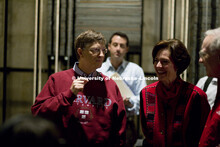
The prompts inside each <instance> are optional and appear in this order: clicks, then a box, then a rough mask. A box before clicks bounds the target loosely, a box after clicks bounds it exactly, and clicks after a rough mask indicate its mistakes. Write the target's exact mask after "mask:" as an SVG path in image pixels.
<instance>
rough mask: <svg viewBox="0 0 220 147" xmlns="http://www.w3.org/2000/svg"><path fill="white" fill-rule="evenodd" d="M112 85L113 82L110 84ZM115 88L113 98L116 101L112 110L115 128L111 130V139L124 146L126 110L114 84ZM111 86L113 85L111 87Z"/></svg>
mask: <svg viewBox="0 0 220 147" xmlns="http://www.w3.org/2000/svg"><path fill="white" fill-rule="evenodd" d="M112 85H113V84H112ZM114 85H115V86H114V89H115V92H114V93H115V94H114V95H115V99H116V101H117V105H114V106H113V107H114V108H113V111H114V115H115V116H114V126H113V128H115V129H114V130H113V131H114V133H113V134H115V135H114V136H113V139H112V140H113V141H114V142H115V146H124V145H125V141H126V121H127V117H126V110H125V106H124V102H123V98H122V96H121V94H120V91H119V89H118V87H117V85H116V84H114ZM112 88H113V87H112Z"/></svg>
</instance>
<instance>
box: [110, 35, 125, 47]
mask: <svg viewBox="0 0 220 147" xmlns="http://www.w3.org/2000/svg"><path fill="white" fill-rule="evenodd" d="M114 36H120V37H122V38H124V39H126V40H127V43H126V45H127V47H129V39H128V36H127V35H126V34H125V33H122V32H115V33H113V34H112V35H111V37H110V38H109V42H108V43H109V44H111V43H112V38H113V37H114Z"/></svg>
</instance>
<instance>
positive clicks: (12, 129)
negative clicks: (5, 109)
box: [0, 115, 65, 147]
mask: <svg viewBox="0 0 220 147" xmlns="http://www.w3.org/2000/svg"><path fill="white" fill-rule="evenodd" d="M60 137H61V134H60V132H59V130H58V129H57V127H56V126H55V124H54V123H52V122H51V121H49V120H46V119H44V118H41V117H34V116H32V115H16V116H14V117H12V118H11V119H9V120H8V121H6V122H5V123H4V124H3V125H2V126H1V130H0V142H1V145H4V146H5V147H15V146H21V147H41V146H47V147H49V146H53V147H58V146H65V141H64V140H63V139H61V138H60ZM61 141H62V142H61Z"/></svg>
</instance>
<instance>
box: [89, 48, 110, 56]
mask: <svg viewBox="0 0 220 147" xmlns="http://www.w3.org/2000/svg"><path fill="white" fill-rule="evenodd" d="M89 51H91V52H92V53H93V54H94V55H98V54H100V52H101V51H102V53H103V54H106V53H107V52H108V49H106V48H103V49H100V48H90V49H89Z"/></svg>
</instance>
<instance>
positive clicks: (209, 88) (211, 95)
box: [196, 76, 217, 109]
mask: <svg viewBox="0 0 220 147" xmlns="http://www.w3.org/2000/svg"><path fill="white" fill-rule="evenodd" d="M209 79H210V81H209ZM196 86H198V87H199V88H201V89H202V90H203V91H204V92H205V93H206V94H207V97H208V102H209V105H210V108H211V109H212V107H213V105H214V102H215V97H216V93H217V78H211V77H209V78H208V76H204V77H202V78H200V79H199V81H198V82H197V84H196Z"/></svg>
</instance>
